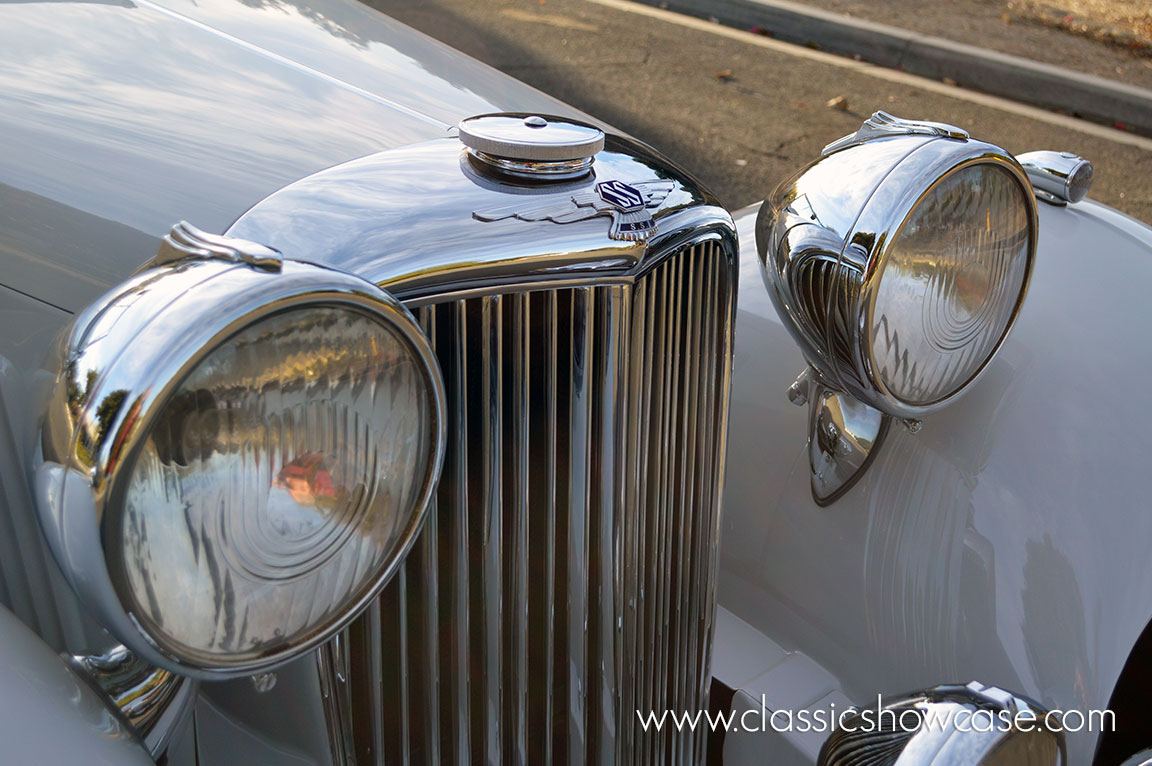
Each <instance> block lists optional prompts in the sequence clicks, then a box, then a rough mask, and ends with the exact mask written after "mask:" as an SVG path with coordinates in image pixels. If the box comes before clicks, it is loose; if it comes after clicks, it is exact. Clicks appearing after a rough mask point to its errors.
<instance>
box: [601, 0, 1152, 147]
mask: <svg viewBox="0 0 1152 766" xmlns="http://www.w3.org/2000/svg"><path fill="white" fill-rule="evenodd" d="M587 1H588V2H590V3H596V4H597V5H602V6H604V7H606V8H614V9H616V10H618V11H625V12H627V13H635V14H637V15H639V16H648V17H650V18H653V19H659V20H661V21H666V22H668V23H669V24H678V25H679V26H682V27H687V28H689V29H695V30H698V31H700V32H707V33H709V34H713V35H719V36H720V37H727V38H729V39H730V40H737V41H739V42H742V43H747V44H748V45H755V46H759V47H761V48H767V49H768V50H772V51H776V52H777V53H783V54H786V55H788V56H796V57H798V58H804V59H809V60H811V61H818V62H820V63H821V64H829V65H831V66H836V67H840V68H841V69H850V70H852V71H854V72H859V73H860V74H863V75H868V76H870V77H875V78H877V79H880V80H888V81H889V82H894V83H899V84H901V85H909V86H912V87H916V88H920V89H921V90H928V91H932V92H933V93H939V94H941V95H944V96H948V97H950V98H955V99H959V100H961V101H968V102H970V103H973V104H979V105H980V106H987V107H990V108H992V109H999V110H1001V111H1004V112H1011V113H1012V114H1018V115H1020V116H1021V117H1027V118H1028V119H1031V120H1036V121H1038V122H1046V123H1048V124H1049V125H1055V126H1057V127H1061V128H1067V129H1068V130H1075V131H1078V132H1080V133H1085V134H1087V135H1090V136H1093V137H1095V138H1102V139H1104V140H1105V141H1114V142H1116V143H1119V144H1129V145H1131V146H1135V147H1138V148H1140V149H1143V150H1145V151H1152V139H1149V138H1145V137H1143V136H1138V135H1135V134H1133V133H1125V132H1124V131H1122V130H1116V129H1114V128H1109V127H1106V126H1104V125H1097V124H1096V123H1094V122H1087V121H1085V120H1078V119H1076V118H1075V117H1068V116H1066V115H1063V114H1056V113H1055V112H1049V111H1047V110H1045V109H1039V108H1037V107H1034V106H1027V105H1025V104H1018V103H1016V102H1015V101H1009V100H1008V99H1006V98H1000V97H999V96H989V95H987V94H984V93H977V92H975V91H972V90H967V89H966V88H961V87H959V86H956V85H948V84H946V83H943V82H939V81H937V80H930V79H928V78H926V77H919V76H917V75H913V74H908V73H907V72H898V71H896V70H895V69H886V68H885V67H881V66H876V65H875V64H869V63H867V62H864V61H854V60H853V59H849V58H844V57H843V56H836V55H834V54H831V53H825V52H823V51H817V50H813V49H811V48H805V47H803V46H801V45H793V44H791V43H784V42H780V41H779V40H773V39H772V38H770V37H764V36H763V35H757V34H753V33H751V32H745V31H743V30H740V29H733V28H731V27H726V26H724V25H722V24H716V23H714V22H711V21H705V20H703V19H698V18H696V17H694V16H685V15H683V14H680V13H675V12H673V11H665V10H663V9H660V8H654V7H653V6H650V5H642V4H640V3H634V2H629V0H587Z"/></svg>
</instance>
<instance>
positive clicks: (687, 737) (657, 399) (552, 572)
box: [320, 241, 735, 764]
mask: <svg viewBox="0 0 1152 766" xmlns="http://www.w3.org/2000/svg"><path fill="white" fill-rule="evenodd" d="M734 268H735V264H734V263H733V259H732V256H731V254H730V253H729V252H728V251H727V250H726V249H725V247H724V246H723V245H722V244H721V243H719V242H711V241H709V242H703V243H700V244H697V245H694V246H691V247H687V248H684V249H682V250H680V251H678V252H677V253H675V254H674V255H672V256H671V257H669V258H667V259H665V260H664V261H662V262H661V263H660V264H659V265H658V266H656V267H655V268H654V269H652V270H651V271H649V272H648V274H646V275H645V276H643V277H641V278H639V279H638V280H636V281H635V282H634V283H631V284H611V285H598V286H579V287H562V288H549V289H537V290H531V291H527V292H517V293H509V294H504V295H492V296H482V297H473V298H467V299H461V300H453V301H449V302H441V303H434V304H432V305H427V306H423V307H421V308H419V309H416V314H417V317H418V319H419V320H420V322H421V323H422V325H423V326H424V328H425V330H426V332H427V333H428V335H429V337H430V338H431V339H432V340H433V343H434V346H435V348H436V353H437V356H438V358H439V360H440V365H441V368H442V370H443V372H444V376H445V381H446V384H447V390H448V399H449V420H448V422H449V429H450V433H449V440H448V441H449V447H448V452H447V455H446V458H445V463H444V470H443V475H442V479H441V484H440V489H439V492H438V494H437V497H436V501H435V506H434V507H433V508H432V509H430V514H429V520H428V524H427V527H426V528H425V530H424V531H423V533H422V534H421V536H420V538H419V540H418V541H417V543H416V545H415V547H414V549H413V550H412V552H411V554H410V555H409V557H408V559H407V560H406V561H405V563H404V565H403V567H402V568H401V570H400V571H399V573H398V575H397V576H396V578H395V579H394V580H393V581H392V583H390V585H389V586H388V588H387V590H386V591H385V593H384V595H383V596H382V597H381V599H380V600H379V602H378V603H377V604H376V605H375V606H374V607H372V608H371V609H370V610H369V612H368V613H367V614H366V615H365V616H364V617H363V618H361V619H360V620H359V621H358V622H357V623H355V624H354V625H353V626H352V627H351V628H350V629H348V630H347V631H346V632H345V633H344V634H342V635H341V636H340V638H339V639H337V640H336V641H334V642H332V643H331V644H329V645H328V646H327V647H326V648H325V650H323V651H322V652H321V654H320V663H321V677H322V682H323V683H322V685H323V687H324V688H323V691H324V694H325V697H326V708H327V711H328V717H329V721H330V722H331V723H332V724H334V726H333V732H332V733H333V735H334V736H333V742H334V756H335V759H336V760H337V762H339V763H359V764H371V763H430V764H438V763H491V764H500V763H572V764H576V763H586V762H587V763H605V764H612V763H653V764H655V763H659V764H664V763H689V762H698V761H701V760H702V756H703V747H704V742H703V736H702V734H700V735H692V734H689V733H675V732H665V733H663V734H657V733H656V732H655V731H654V730H650V731H648V732H643V731H641V728H640V726H639V723H638V719H637V715H636V712H635V711H636V710H637V709H639V710H640V711H642V712H643V713H647V712H648V711H651V710H655V711H656V712H657V713H660V712H662V711H663V710H665V709H671V710H676V711H680V710H688V711H695V710H697V709H700V708H701V707H703V706H704V705H705V700H706V691H707V687H708V683H709V647H710V639H711V630H712V619H713V612H714V600H715V577H716V575H715V569H716V555H715V553H716V543H717V538H718V528H717V524H718V509H719V493H720V484H721V479H722V472H723V470H722V468H723V450H724V443H723V434H724V433H725V431H726V429H725V428H724V425H725V421H726V416H727V391H728V378H729V372H730V358H731V332H732V306H733V302H734V288H735V282H734V280H735V275H734Z"/></svg>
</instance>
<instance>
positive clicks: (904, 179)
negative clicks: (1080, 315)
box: [845, 139, 1039, 418]
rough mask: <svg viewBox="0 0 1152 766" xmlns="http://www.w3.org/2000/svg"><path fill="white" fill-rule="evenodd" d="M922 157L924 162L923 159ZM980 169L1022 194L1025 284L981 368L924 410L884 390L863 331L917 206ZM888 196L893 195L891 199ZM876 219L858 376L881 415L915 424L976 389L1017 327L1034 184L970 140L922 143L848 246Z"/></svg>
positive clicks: (873, 202)
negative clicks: (993, 171)
mask: <svg viewBox="0 0 1152 766" xmlns="http://www.w3.org/2000/svg"><path fill="white" fill-rule="evenodd" d="M913 140H916V139H913ZM932 148H935V149H936V152H933V153H932V154H933V155H934V156H927V155H928V154H929V153H930V150H931V149H932ZM940 149H944V151H943V152H940ZM922 157H923V158H924V159H921V158H922ZM981 165H984V166H991V167H996V168H1000V169H1001V170H1003V171H1005V172H1007V173H1008V174H1009V176H1010V177H1011V178H1012V179H1013V180H1014V181H1015V182H1016V184H1017V187H1018V190H1019V192H1020V199H1021V201H1022V202H1023V204H1024V206H1025V209H1026V214H1027V216H1028V226H1029V236H1028V252H1027V256H1026V264H1025V267H1024V278H1023V282H1022V284H1021V286H1020V291H1019V294H1018V295H1017V297H1016V301H1015V304H1014V305H1013V307H1012V311H1011V314H1010V315H1009V317H1008V319H1007V322H1006V324H1005V326H1004V330H1003V331H1002V332H1001V333H1000V337H999V338H998V340H997V341H996V343H995V344H994V345H993V346H992V348H991V350H990V351H989V352H988V354H987V355H986V357H985V358H984V360H983V361H982V362H981V363H980V365H979V367H977V368H976V370H975V371H974V372H973V373H972V374H971V375H969V376H968V377H967V379H966V380H965V381H964V382H963V383H962V384H960V385H959V386H958V387H956V388H954V389H953V390H952V391H951V392H949V393H948V394H945V395H943V396H941V397H939V398H937V399H935V400H934V401H932V402H928V403H923V404H918V403H912V402H908V401H905V400H903V399H901V398H900V397H898V396H896V395H895V394H894V393H893V392H892V391H891V390H890V389H889V387H888V386H887V385H885V383H884V380H883V377H882V376H881V375H879V374H877V372H876V364H875V359H876V357H875V353H874V348H873V343H874V337H873V334H872V333H871V332H869V331H868V329H867V328H869V327H872V322H873V319H874V317H875V312H876V301H877V296H878V294H879V287H880V282H881V279H882V277H883V268H882V266H883V264H884V262H885V259H886V258H887V257H888V254H889V253H890V252H891V250H892V249H893V248H894V247H895V246H896V245H897V243H898V242H899V240H900V233H901V231H902V229H903V228H904V225H905V224H906V223H907V222H908V220H909V219H910V218H911V216H912V214H913V212H914V211H915V210H916V208H917V207H918V206H919V205H920V203H921V202H923V201H924V200H926V199H928V198H929V197H930V196H931V195H932V193H933V192H934V191H935V190H936V189H937V188H938V187H939V186H940V185H941V184H942V183H943V182H944V181H945V180H946V179H948V178H949V177H951V176H953V175H955V174H957V173H959V172H961V171H963V170H966V169H968V168H972V167H976V166H981ZM925 177H928V178H932V179H933V180H932V181H931V182H930V183H928V184H927V185H924V184H923V182H922V181H921V182H920V183H919V186H917V184H916V181H917V179H918V178H925ZM889 189H894V192H889V191H888V190H889ZM901 192H902V193H901ZM888 195H891V197H889V196H888ZM887 199H892V201H893V202H892V203H891V204H890V205H888V206H887V214H886V215H885V210H884V206H885V203H886V200H887ZM873 210H876V213H873ZM873 216H875V218H873ZM876 219H883V220H884V221H885V224H884V226H883V227H882V228H880V229H878V230H879V231H881V232H883V234H882V235H881V236H878V237H876V242H877V246H876V247H875V249H874V250H873V251H872V252H871V253H869V257H868V260H867V263H866V266H865V268H864V271H863V283H862V285H861V291H860V298H859V302H858V313H857V324H856V327H857V328H859V332H860V347H861V349H862V351H863V354H862V355H861V360H860V361H861V367H860V371H861V372H862V373H863V374H864V375H866V376H867V380H868V381H869V383H870V384H871V385H872V386H874V388H875V394H876V396H877V397H878V399H879V400H880V402H882V404H883V405H885V406H881V407H879V409H885V410H889V411H892V412H894V414H898V415H900V416H902V417H909V418H919V417H923V416H924V415H927V414H929V413H932V412H935V411H937V410H939V409H940V408H942V407H944V406H947V405H948V404H949V403H951V402H952V401H953V400H954V399H955V398H956V397H958V396H960V395H961V394H963V393H964V392H965V391H966V390H967V389H968V388H969V387H970V386H971V385H972V384H973V383H975V382H976V380H978V379H979V378H980V376H981V375H982V374H983V373H984V371H985V370H987V368H988V365H989V364H990V363H991V362H992V360H993V359H995V358H996V354H997V353H998V352H999V350H1000V348H1001V347H1002V346H1003V345H1004V342H1005V341H1006V340H1007V339H1008V335H1009V334H1010V333H1011V331H1012V328H1013V327H1014V326H1015V324H1016V319H1017V318H1018V317H1019V315H1020V310H1021V308H1022V307H1023V305H1024V301H1025V298H1026V297H1027V294H1028V287H1029V284H1030V282H1031V278H1032V269H1033V266H1034V265H1035V262H1036V245H1037V238H1038V234H1039V221H1038V217H1037V211H1036V198H1035V196H1034V195H1033V192H1032V184H1031V182H1030V181H1029V180H1028V177H1027V175H1026V174H1025V172H1024V169H1023V168H1022V167H1021V166H1020V163H1018V162H1017V161H1016V160H1015V158H1013V157H1012V156H1011V155H1010V154H1008V153H1007V152H1005V151H1004V150H1002V149H1000V148H999V147H996V146H993V145H992V144H986V143H984V142H981V141H972V140H969V141H967V142H963V143H961V142H955V141H949V140H947V139H936V140H933V141H928V142H925V144H924V146H923V147H921V148H920V149H918V150H916V151H915V152H913V153H912V154H911V155H909V156H908V157H907V158H906V159H905V160H904V161H903V162H901V163H900V164H899V165H897V166H896V167H895V168H893V170H892V172H891V173H890V174H889V175H888V176H887V177H886V178H885V179H884V181H883V182H882V183H881V185H880V186H879V187H878V188H877V190H876V193H875V194H873V196H872V197H871V199H869V201H868V204H867V205H866V206H865V208H864V210H863V211H862V212H861V215H860V218H859V219H858V221H857V225H856V227H855V229H854V231H853V232H852V234H850V235H849V237H848V240H847V241H848V242H849V243H852V242H853V241H855V236H856V233H857V232H860V231H867V230H868V228H867V227H868V226H869V225H870V224H871V222H872V221H873V220H876ZM847 247H850V245H847V246H846V248H845V249H846V250H847Z"/></svg>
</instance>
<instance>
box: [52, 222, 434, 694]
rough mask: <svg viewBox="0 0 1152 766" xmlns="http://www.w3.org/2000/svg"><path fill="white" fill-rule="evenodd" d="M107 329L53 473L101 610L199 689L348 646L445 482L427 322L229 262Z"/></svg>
mask: <svg viewBox="0 0 1152 766" xmlns="http://www.w3.org/2000/svg"><path fill="white" fill-rule="evenodd" d="M180 231H182V234H181V235H180V236H182V237H189V236H199V237H203V236H206V235H202V234H200V233H193V234H189V231H190V230H188V229H184V230H180ZM209 242H210V244H215V245H219V244H220V243H227V242H228V240H224V239H222V238H211V239H210V240H209ZM86 316H87V317H89V319H85V318H81V320H80V321H78V323H77V326H76V327H75V328H74V330H73V332H72V335H71V342H70V343H69V349H68V351H67V356H66V358H67V359H68V362H67V363H66V364H65V366H64V369H63V374H62V375H61V377H60V379H59V382H58V386H57V395H56V398H55V401H54V404H53V407H52V408H51V409H50V412H49V417H48V421H47V422H46V424H45V427H44V434H45V448H44V453H45V462H44V464H43V465H42V466H41V467H40V469H39V471H38V473H39V476H38V484H39V485H40V487H41V489H42V491H41V493H40V494H41V506H42V508H43V510H44V511H45V513H44V514H43V515H44V516H45V518H46V521H47V523H46V524H45V527H46V530H47V531H48V536H49V539H50V540H51V541H52V542H53V548H54V549H55V550H56V551H57V554H58V556H59V557H60V558H61V562H62V564H64V569H65V571H66V573H67V574H69V576H70V579H71V580H72V581H73V584H74V585H75V586H76V587H77V590H79V591H80V593H81V596H82V597H83V598H84V600H85V601H87V602H89V603H92V604H94V605H95V606H96V607H97V609H98V610H99V611H100V613H101V616H102V617H103V618H104V620H105V622H106V623H107V624H108V626H109V627H110V628H111V629H112V630H113V631H114V632H116V633H117V635H118V637H119V638H120V639H121V640H122V641H123V642H124V643H125V644H126V645H128V646H129V647H130V648H132V649H134V650H135V651H137V653H138V654H140V655H141V656H143V657H145V658H148V659H151V660H152V661H154V662H155V663H156V664H165V665H168V666H170V667H173V669H178V670H179V671H180V672H184V673H187V674H191V675H200V676H207V677H221V676H228V675H235V674H242V673H243V674H246V673H252V672H255V671H257V670H261V669H264V668H267V667H270V666H272V665H275V664H278V663H280V662H282V661H284V660H286V659H289V658H291V657H293V656H295V655H297V654H298V653H300V652H302V651H305V650H307V649H309V648H311V647H314V646H315V645H316V644H318V643H320V642H321V641H324V640H326V639H327V638H329V637H330V636H331V635H332V633H333V632H334V631H335V630H338V629H339V628H340V627H342V626H343V625H344V624H345V623H346V622H347V621H348V620H350V619H351V618H352V617H353V616H355V614H356V613H357V612H358V611H359V610H360V608H361V607H362V606H364V605H366V604H367V603H368V602H369V600H370V599H371V598H373V597H374V596H375V595H376V594H377V593H378V592H379V590H380V588H382V587H383V585H384V583H385V582H386V580H387V579H388V577H389V575H390V574H391V573H392V572H393V571H394V569H395V567H396V566H397V564H398V563H399V562H400V561H401V559H402V558H403V555H404V553H405V552H406V551H407V549H408V547H409V546H410V544H411V543H412V541H413V539H414V537H415V535H416V534H417V532H418V530H419V528H420V524H421V522H422V519H423V516H424V511H425V508H426V506H427V504H428V500H429V497H430V494H431V492H432V490H433V488H434V485H435V479H436V476H437V474H438V471H439V464H440V460H441V455H442V452H443V440H444V436H443V433H444V432H443V423H442V409H443V392H442V384H441V380H440V374H439V370H438V368H437V367H436V363H435V359H434V357H433V356H432V352H431V349H430V347H429V344H428V341H427V339H426V338H425V337H424V336H423V334H422V333H421V331H420V329H419V327H418V326H417V325H416V324H415V322H414V321H413V320H412V318H411V317H410V315H409V314H408V313H407V312H406V311H405V310H404V309H403V307H402V306H400V304H398V303H397V302H396V301H395V300H394V299H392V298H391V297H390V296H388V295H387V294H386V293H384V292H383V291H381V290H379V288H377V287H375V286H374V285H371V284H369V283H367V282H364V281H362V280H360V279H358V278H356V277H352V276H350V275H347V274H343V273H340V272H334V271H331V270H328V269H324V268H321V267H317V266H311V265H307V264H301V263H294V262H284V263H283V265H282V268H281V269H280V270H279V271H275V272H270V271H267V270H263V269H261V268H255V267H253V266H252V265H240V264H236V263H231V262H226V261H221V260H219V259H218V258H210V259H197V260H189V261H183V262H180V261H177V262H175V263H171V264H166V265H163V266H161V267H160V268H158V269H152V270H149V271H146V272H144V273H142V274H140V275H139V276H138V277H137V278H135V279H134V280H132V281H130V282H129V283H127V284H126V285H124V286H122V287H121V288H118V289H117V290H116V291H114V293H113V294H112V295H111V297H110V298H108V299H106V300H104V301H102V302H101V303H100V304H99V306H98V308H97V309H96V310H93V311H90V312H89V313H88V314H87V315H86ZM69 431H71V432H72V433H71V435H70V436H68V437H67V442H65V444H66V447H65V448H63V449H62V448H61V447H60V445H59V444H58V443H57V442H58V440H59V439H60V438H61V437H62V436H64V435H65V434H67V433H68V432H69Z"/></svg>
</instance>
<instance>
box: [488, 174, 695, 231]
mask: <svg viewBox="0 0 1152 766" xmlns="http://www.w3.org/2000/svg"><path fill="white" fill-rule="evenodd" d="M673 188H675V184H674V183H673V182H671V181H655V180H654V181H638V182H635V183H630V184H628V183H624V182H623V181H615V180H613V181H601V182H600V183H598V184H596V187H595V189H593V190H592V191H587V192H580V193H578V194H571V195H569V196H568V197H566V198H561V199H559V200H557V199H556V198H555V197H550V198H548V199H547V200H546V201H544V202H537V203H535V204H533V202H531V201H530V200H524V201H521V202H518V203H516V204H514V205H505V206H502V207H494V208H488V209H486V210H477V211H475V212H474V213H472V217H473V218H475V219H476V220H478V221H502V220H504V219H505V218H519V219H520V220H521V221H552V222H553V223H573V222H575V221H584V220H587V219H589V218H595V217H596V216H599V215H606V216H611V218H612V226H611V227H610V228H609V229H608V236H609V237H611V238H612V239H619V240H623V241H625V242H643V241H644V240H646V239H647V238H648V237H650V236H652V235H653V234H655V233H656V221H655V219H654V218H653V217H652V214H651V213H650V212H649V211H650V210H653V209H655V208H658V207H660V205H661V204H663V202H664V198H665V197H667V196H668V194H669V193H670V192H671V191H672V189H673Z"/></svg>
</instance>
